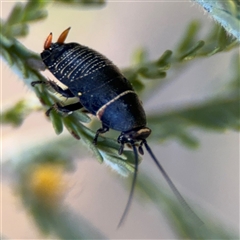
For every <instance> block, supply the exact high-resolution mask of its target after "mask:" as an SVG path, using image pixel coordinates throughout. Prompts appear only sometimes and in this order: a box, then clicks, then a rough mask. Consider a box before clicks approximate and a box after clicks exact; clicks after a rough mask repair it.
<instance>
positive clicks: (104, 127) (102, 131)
mask: <svg viewBox="0 0 240 240" xmlns="http://www.w3.org/2000/svg"><path fill="white" fill-rule="evenodd" d="M108 131H109V127H107V126H105V125H104V124H102V127H101V128H99V129H98V130H97V132H96V135H95V137H94V139H93V144H94V145H97V139H98V136H99V134H102V133H105V132H108Z"/></svg>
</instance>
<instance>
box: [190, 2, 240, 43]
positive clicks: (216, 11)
mask: <svg viewBox="0 0 240 240" xmlns="http://www.w3.org/2000/svg"><path fill="white" fill-rule="evenodd" d="M193 1H194V2H197V3H199V4H200V5H201V6H202V7H203V8H204V9H205V10H206V11H207V12H208V13H209V14H210V16H211V17H212V18H213V19H214V20H216V21H217V22H218V23H219V24H221V25H222V26H223V27H224V28H225V29H226V31H227V32H228V33H229V34H232V35H233V36H234V37H236V38H237V39H238V40H239V41H240V31H239V26H240V4H239V0H228V1H209V0H193Z"/></svg>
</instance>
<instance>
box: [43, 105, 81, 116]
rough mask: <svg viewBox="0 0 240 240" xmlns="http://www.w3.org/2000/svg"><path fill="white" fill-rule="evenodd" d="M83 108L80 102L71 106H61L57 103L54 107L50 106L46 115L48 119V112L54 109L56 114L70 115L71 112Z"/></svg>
mask: <svg viewBox="0 0 240 240" xmlns="http://www.w3.org/2000/svg"><path fill="white" fill-rule="evenodd" d="M81 108H83V105H82V104H81V103H80V102H76V103H73V104H69V105H66V106H61V105H60V104H59V103H55V104H54V105H52V107H50V108H49V109H48V110H47V112H46V115H47V116H48V117H49V115H50V112H51V111H52V110H53V109H54V110H56V111H57V112H61V113H65V114H70V113H71V112H73V111H76V110H78V109H81Z"/></svg>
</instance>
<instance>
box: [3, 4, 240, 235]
mask: <svg viewBox="0 0 240 240" xmlns="http://www.w3.org/2000/svg"><path fill="white" fill-rule="evenodd" d="M48 2H49V1H40V0H35V1H28V2H27V3H16V4H15V6H14V8H13V10H12V12H11V13H10V15H9V17H8V18H7V19H6V20H5V21H3V20H1V23H0V24H1V29H2V31H1V33H0V46H1V55H2V57H3V59H4V60H5V61H6V62H7V63H8V64H9V65H10V66H11V67H14V69H16V70H18V72H19V76H20V78H21V79H22V80H23V81H24V83H26V84H27V85H28V86H29V87H30V89H32V90H33V91H34V92H35V94H36V96H37V97H38V99H39V100H40V103H41V105H40V104H37V103H34V104H31V105H30V103H29V101H27V100H25V99H24V100H21V101H19V102H17V103H16V104H14V105H13V106H12V107H10V108H9V109H6V110H4V111H3V112H2V113H1V119H2V123H4V124H12V125H13V126H15V127H16V126H19V125H20V124H22V123H23V121H24V119H25V118H26V117H27V115H28V114H29V113H30V112H32V111H36V110H43V111H46V110H47V109H49V107H51V106H52V105H53V104H54V103H55V102H56V101H58V102H61V100H62V98H59V97H58V96H57V95H56V94H55V93H54V92H53V89H49V86H48V84H47V79H45V78H44V77H43V76H42V75H41V74H40V73H39V70H43V69H44V65H43V63H42V62H41V59H40V57H39V54H38V53H34V52H31V51H30V50H29V49H27V48H26V47H25V46H23V45H22V44H21V43H20V42H19V41H18V40H17V39H16V38H18V37H23V36H26V35H27V34H28V27H29V24H30V23H32V22H34V21H39V20H43V19H44V18H46V17H47V11H46V6H47V4H48ZM54 2H62V3H67V4H70V3H74V4H78V3H80V4H83V5H85V4H87V5H88V4H96V5H101V4H102V3H104V1H101V0H92V1H89V0H88V1H84V0H82V1H66V0H65V1H63V0H59V1H54ZM226 29H227V30H228V28H226ZM199 32H200V24H199V22H196V21H194V22H192V23H191V24H190V25H189V26H188V28H187V29H186V32H185V33H184V35H183V37H182V39H181V40H180V41H179V45H178V46H177V47H176V49H175V50H166V51H165V52H164V53H163V54H162V55H161V56H160V57H159V58H157V59H156V60H154V61H149V60H148V59H147V54H146V51H145V50H142V49H141V50H138V52H136V53H135V58H134V59H135V60H134V66H131V67H129V68H126V69H123V72H124V74H125V76H126V77H127V78H128V79H129V80H130V81H131V82H132V84H133V86H134V88H135V89H136V91H137V92H138V93H139V94H140V95H141V96H142V97H143V96H146V95H147V93H149V92H150V91H151V90H152V89H154V88H156V87H158V86H160V84H161V83H162V82H164V81H168V79H167V78H166V77H167V74H168V72H169V71H177V70H179V69H180V68H181V69H183V68H184V67H187V66H188V63H189V62H190V61H192V60H193V59H196V58H199V57H202V58H206V57H210V56H212V55H214V54H218V53H220V52H221V53H223V52H225V51H230V50H232V49H234V48H236V47H239V43H238V41H237V40H236V39H234V38H231V37H229V36H228V34H227V33H226V32H225V30H223V28H221V27H220V26H214V27H213V29H211V31H210V33H209V34H207V36H206V37H205V38H204V40H200V38H199ZM235 62H236V65H235V67H234V69H233V71H234V72H236V75H235V77H234V79H233V80H232V81H230V82H229V85H228V86H227V87H225V88H224V91H223V92H222V93H221V95H216V96H215V97H212V98H211V99H206V100H205V101H204V102H198V103H197V104H195V105H193V106H183V107H181V108H178V109H175V110H171V111H166V112H165V113H154V114H152V115H149V116H148V123H149V127H150V128H151V129H152V130H153V132H152V135H151V137H152V138H151V139H152V140H157V141H162V140H166V139H169V138H175V139H177V140H179V141H180V142H182V143H184V144H185V145H186V146H190V147H196V146H197V144H198V140H197V138H196V137H194V136H192V134H191V132H190V131H191V130H192V129H193V128H200V129H202V130H208V131H209V130H211V131H223V130H226V129H231V130H239V127H240V122H239V100H240V97H239V90H240V89H239V86H240V84H239V79H240V77H239V56H237V59H235ZM32 81H42V82H44V83H45V84H38V85H35V87H32V86H31V85H30V83H31V82H32ZM50 120H51V122H52V125H53V127H54V129H55V132H56V134H60V133H62V131H63V128H64V127H65V128H66V129H67V130H68V131H69V132H70V133H71V134H72V135H73V136H74V138H75V139H78V140H79V139H81V142H83V143H85V145H86V146H87V148H88V149H89V150H91V152H93V153H94V155H95V157H96V158H97V159H98V161H99V162H105V163H107V164H108V165H112V166H113V167H114V168H116V166H117V167H118V171H119V172H121V173H122V174H123V175H127V174H128V173H129V172H132V171H133V163H134V157H133V153H132V151H129V150H128V151H126V150H125V151H124V153H123V154H122V155H121V156H119V155H118V148H119V144H118V143H117V141H116V140H114V139H112V138H106V137H103V136H100V137H99V141H98V146H97V147H96V146H94V145H93V144H92V140H93V138H94V136H95V132H94V131H92V130H91V129H90V127H89V125H87V126H86V123H89V122H90V120H91V119H90V118H89V117H88V115H86V113H84V112H82V111H77V112H74V113H73V114H71V115H69V116H63V115H61V114H60V113H58V112H55V111H51V114H50ZM73 141H74V139H73ZM76 142H77V141H76ZM68 143H70V141H69V140H68V141H67V142H64V145H63V147H59V146H60V145H61V144H60V143H59V142H57V141H56V144H57V145H58V148H57V149H58V151H55V150H56V147H53V146H52V145H50V144H49V145H48V146H42V147H39V146H38V148H36V147H34V149H39V151H35V150H34V151H30V150H29V149H28V150H27V152H31V156H29V155H28V154H26V153H25V154H23V156H19V159H20V161H21V165H20V166H18V167H17V168H16V172H17V173H18V177H19V179H20V181H19V185H20V186H23V187H22V188H20V190H21V191H20V193H19V194H20V196H21V198H22V199H23V202H24V204H25V206H26V208H27V209H28V210H30V211H31V212H32V214H33V216H34V218H35V221H36V222H37V223H38V226H39V227H40V229H41V230H42V231H43V232H47V233H54V234H56V236H58V237H59V238H62V239H66V238H67V237H69V236H70V235H71V237H72V238H77V239H85V238H86V236H88V237H89V235H88V234H89V233H90V232H93V233H94V234H95V233H96V235H94V236H98V237H100V238H102V235H101V234H100V233H99V232H98V231H95V230H93V229H91V226H90V224H89V223H86V221H85V220H84V219H82V218H81V217H80V219H79V218H78V217H77V221H80V222H81V223H82V225H83V226H85V228H83V229H80V230H79V229H77V226H76V225H72V226H70V225H69V223H72V222H74V221H76V220H74V221H73V220H70V219H68V218H67V217H66V218H64V216H69V215H71V210H66V211H65V212H64V213H60V212H58V211H57V212H53V211H51V210H50V211H49V212H48V214H44V213H43V212H41V210H42V209H43V208H44V206H42V205H39V204H40V203H39V202H36V201H30V199H31V196H30V195H29V193H28V192H26V191H28V190H27V189H25V188H24V186H25V183H26V181H27V179H28V175H26V174H27V173H28V172H31V169H30V165H31V164H33V163H34V164H40V163H42V162H44V161H49V162H51V163H55V162H58V161H59V159H64V162H65V161H67V160H71V159H72V158H71V154H72V153H74V152H75V151H76V149H77V148H78V147H75V144H72V143H71V144H68ZM76 145H77V144H76ZM47 147H48V148H47ZM32 153H35V155H33V154H32ZM27 156H28V157H29V158H28V157H27ZM24 159H25V161H24ZM26 163H27V164H26ZM25 164H26V165H25ZM149 186H152V187H151V188H149ZM139 188H140V189H141V191H142V192H144V193H145V195H147V196H148V197H149V198H151V199H152V200H153V201H154V202H155V203H156V205H157V206H158V207H159V206H160V202H164V204H165V205H166V206H167V207H166V208H167V209H168V210H169V209H173V212H172V215H171V214H169V212H171V211H170V210H169V211H167V212H168V214H167V217H168V218H169V220H170V221H172V222H173V226H175V230H176V232H177V233H178V234H179V236H181V237H187V238H197V237H199V238H201V239H208V238H214V237H215V238H223V237H225V238H226V239H230V237H229V234H228V233H224V232H223V231H220V230H221V229H219V228H216V229H215V227H212V226H211V224H210V223H209V224H207V229H208V230H206V231H204V234H203V232H199V229H198V226H196V225H194V223H193V222H189V221H188V220H186V219H185V218H184V214H185V213H183V212H181V207H179V206H178V203H176V202H174V200H172V199H170V198H168V197H167V196H166V195H165V194H164V193H161V189H159V188H158V187H157V186H155V185H154V183H153V182H152V181H151V180H149V179H146V177H144V181H143V180H140V183H139ZM156 192H158V193H159V195H156V194H155V193H156ZM163 199H165V200H163ZM48 210H49V209H48ZM63 214H64V216H63ZM203 218H204V217H203ZM177 219H181V220H182V221H178V220H177ZM50 220H51V221H50ZM56 220H61V221H60V222H59V221H56ZM204 222H207V223H208V220H206V221H205V220H204ZM53 223H55V225H54V224H53ZM209 229H210V230H209ZM70 233H71V234H70ZM66 234H67V235H66ZM69 234H70V235H69ZM92 237H93V236H92Z"/></svg>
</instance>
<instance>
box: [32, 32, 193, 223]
mask: <svg viewBox="0 0 240 240" xmlns="http://www.w3.org/2000/svg"><path fill="white" fill-rule="evenodd" d="M69 30H70V28H68V29H66V30H65V31H64V32H63V33H62V34H61V35H60V36H59V38H58V40H57V42H56V43H52V33H50V34H49V36H48V37H47V39H46V41H45V43H44V51H43V52H42V53H41V58H42V61H43V62H44V64H45V65H46V67H47V68H48V69H49V71H50V72H51V73H52V74H53V75H54V76H55V77H56V78H57V79H58V80H59V81H60V82H62V83H63V84H64V85H66V86H67V87H68V88H67V89H65V90H64V89H62V88H61V87H60V86H58V85H57V84H56V83H55V82H53V81H49V84H50V85H51V87H52V88H53V89H55V90H56V91H57V92H58V93H60V94H61V95H63V96H64V97H67V98H71V97H77V98H78V99H79V102H77V103H74V104H71V105H66V106H61V105H59V104H58V103H56V104H55V105H54V106H52V107H51V108H50V109H49V110H48V111H47V114H48V115H49V113H50V111H51V110H52V109H54V108H55V109H57V110H58V111H62V112H67V113H69V112H72V111H75V110H78V109H80V108H85V109H86V110H87V111H88V112H90V113H91V114H93V115H95V116H96V117H97V118H98V119H99V120H100V121H101V123H102V127H101V128H99V129H98V130H97V132H96V135H95V138H94V139H93V144H97V139H98V136H99V134H103V133H105V132H107V131H109V129H114V130H117V131H120V132H121V133H120V135H119V137H118V143H119V144H120V146H119V154H122V152H123V150H124V146H125V144H130V145H131V146H132V148H133V151H134V156H135V170H134V176H133V180H132V186H131V190H130V195H129V198H128V202H127V204H126V208H125V210H124V213H123V215H122V217H121V220H120V222H119V226H120V225H121V224H122V222H123V220H124V219H125V217H126V214H127V212H128V210H129V207H130V204H131V200H132V197H133V192H134V186H135V183H136V179H137V171H138V161H139V160H138V152H139V153H140V154H143V146H145V148H146V150H147V152H148V153H149V154H150V156H151V158H152V159H153V161H154V162H155V163H156V165H157V167H158V169H159V170H160V171H161V173H162V174H163V176H164V178H165V179H166V181H167V183H168V184H169V186H170V188H171V189H172V191H173V192H174V194H175V195H176V197H177V198H178V199H179V201H180V202H181V203H182V205H183V206H184V207H185V208H186V209H188V210H189V211H190V212H193V211H192V210H191V208H190V207H189V205H188V204H187V203H186V201H185V200H184V198H183V197H182V195H181V194H180V192H179V191H178V190H177V188H176V187H175V185H174V184H173V182H172V181H171V179H170V178H169V176H168V175H167V173H166V172H165V170H164V169H163V167H162V166H161V164H160V163H159V161H158V160H157V158H156V157H155V155H154V154H153V152H152V150H151V148H150V147H149V145H148V143H147V140H146V139H147V137H148V136H149V135H150V134H151V130H150V129H149V128H148V127H146V124H147V121H146V114H145V111H144V109H143V106H142V103H141V101H140V100H139V98H138V95H137V94H136V92H135V91H134V89H133V87H132V85H131V84H130V82H129V81H128V80H127V79H126V78H125V77H124V76H123V74H122V73H121V72H120V70H119V69H118V68H117V67H116V66H115V65H114V64H113V63H112V62H111V61H110V60H108V59H107V58H106V57H105V56H103V55H102V54H100V53H98V52H97V51H95V50H93V49H90V48H88V47H86V46H83V45H80V44H78V43H64V41H65V39H66V37H67V35H68V33H69ZM37 83H41V82H40V81H38V82H33V83H32V85H33V86H34V85H35V84H37ZM137 143H139V144H138V147H137V146H136V144H137Z"/></svg>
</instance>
